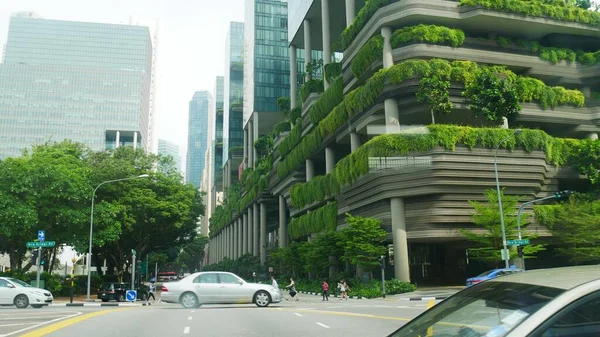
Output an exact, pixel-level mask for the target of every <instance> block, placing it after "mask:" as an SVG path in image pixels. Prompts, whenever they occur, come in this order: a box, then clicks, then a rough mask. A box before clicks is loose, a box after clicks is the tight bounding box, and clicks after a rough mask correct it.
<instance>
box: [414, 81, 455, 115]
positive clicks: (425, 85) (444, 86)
mask: <svg viewBox="0 0 600 337" xmlns="http://www.w3.org/2000/svg"><path fill="white" fill-rule="evenodd" d="M449 89H450V81H449V80H447V79H442V78H441V77H440V76H439V75H435V74H430V75H429V77H424V78H421V81H420V83H419V90H418V91H417V100H418V101H419V102H421V103H427V104H428V105H429V110H430V112H431V124H435V115H436V114H442V113H443V114H449V113H450V111H452V101H450V92H449Z"/></svg>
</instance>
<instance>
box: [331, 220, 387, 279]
mask: <svg viewBox="0 0 600 337" xmlns="http://www.w3.org/2000/svg"><path fill="white" fill-rule="evenodd" d="M346 222H347V223H348V227H346V228H344V229H342V231H341V233H340V237H341V247H342V248H343V250H344V255H343V256H342V260H344V261H347V262H350V263H352V264H355V265H357V266H361V267H365V268H372V267H376V266H378V265H379V257H380V256H381V255H384V254H385V253H386V248H385V246H384V245H383V243H384V242H385V238H386V236H387V232H386V231H385V230H384V229H383V228H381V221H380V220H378V219H375V218H362V217H358V216H352V215H350V214H349V213H346Z"/></svg>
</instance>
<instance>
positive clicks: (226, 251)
mask: <svg viewBox="0 0 600 337" xmlns="http://www.w3.org/2000/svg"><path fill="white" fill-rule="evenodd" d="M223 232H224V233H225V235H223V249H224V251H223V258H225V257H231V255H229V227H226V228H225V229H224V230H223Z"/></svg>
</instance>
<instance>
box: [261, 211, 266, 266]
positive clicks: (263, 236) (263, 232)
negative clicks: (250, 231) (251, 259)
mask: <svg viewBox="0 0 600 337" xmlns="http://www.w3.org/2000/svg"><path fill="white" fill-rule="evenodd" d="M266 262H267V204H265V203H264V202H261V203H260V264H262V265H264V264H265V263H266Z"/></svg>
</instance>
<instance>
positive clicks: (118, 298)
mask: <svg viewBox="0 0 600 337" xmlns="http://www.w3.org/2000/svg"><path fill="white" fill-rule="evenodd" d="M117 302H125V295H123V294H121V295H119V297H117Z"/></svg>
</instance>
